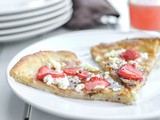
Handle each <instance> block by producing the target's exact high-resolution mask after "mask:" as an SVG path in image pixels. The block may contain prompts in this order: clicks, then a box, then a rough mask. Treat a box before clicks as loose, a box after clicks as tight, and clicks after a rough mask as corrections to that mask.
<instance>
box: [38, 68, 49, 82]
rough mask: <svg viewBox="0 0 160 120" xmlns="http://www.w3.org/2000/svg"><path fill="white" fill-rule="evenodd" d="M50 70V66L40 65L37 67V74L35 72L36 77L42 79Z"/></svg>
mask: <svg viewBox="0 0 160 120" xmlns="http://www.w3.org/2000/svg"><path fill="white" fill-rule="evenodd" d="M50 72H51V70H50V68H49V67H48V66H42V67H40V68H39V70H38V74H37V79H38V80H43V78H44V77H45V76H46V75H49V74H50Z"/></svg>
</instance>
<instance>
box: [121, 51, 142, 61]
mask: <svg viewBox="0 0 160 120" xmlns="http://www.w3.org/2000/svg"><path fill="white" fill-rule="evenodd" d="M119 56H120V57H121V58H122V59H124V60H126V61H129V60H135V59H137V58H139V57H141V54H140V53H139V52H138V51H136V50H134V49H127V50H126V51H125V52H122V53H121V54H120V55H119Z"/></svg>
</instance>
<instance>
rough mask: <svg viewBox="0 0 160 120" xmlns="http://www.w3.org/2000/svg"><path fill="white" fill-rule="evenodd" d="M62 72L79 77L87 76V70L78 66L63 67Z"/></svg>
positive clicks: (84, 77)
mask: <svg viewBox="0 0 160 120" xmlns="http://www.w3.org/2000/svg"><path fill="white" fill-rule="evenodd" d="M63 71H64V73H66V74H67V75H70V76H76V75H77V76H78V77H79V78H80V79H86V78H87V77H88V76H89V72H88V71H85V70H82V69H80V68H65V69H64V70H63Z"/></svg>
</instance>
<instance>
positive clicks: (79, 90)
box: [75, 84, 84, 92]
mask: <svg viewBox="0 0 160 120" xmlns="http://www.w3.org/2000/svg"><path fill="white" fill-rule="evenodd" d="M83 88H84V84H78V85H77V86H76V88H75V90H76V91H77V92H82V89H83Z"/></svg>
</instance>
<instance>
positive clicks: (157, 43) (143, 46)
mask: <svg viewBox="0 0 160 120" xmlns="http://www.w3.org/2000/svg"><path fill="white" fill-rule="evenodd" d="M122 48H123V49H129V48H134V49H135V50H137V51H140V52H147V53H148V55H149V58H148V59H147V60H145V61H143V62H142V63H141V66H143V70H144V71H143V75H144V76H145V80H143V81H142V82H139V81H137V82H135V84H136V86H129V87H128V84H125V83H124V82H123V81H122V80H121V79H120V78H119V77H118V76H117V74H116V73H115V71H114V70H113V69H111V68H110V67H109V66H108V63H109V61H108V59H107V58H105V57H104V54H105V53H106V52H109V51H111V50H119V49H122ZM159 48H160V39H159V38H133V39H126V40H121V41H118V42H115V43H109V44H108V43H105V44H104V43H102V44H99V45H96V46H93V47H92V48H91V54H92V56H93V58H94V59H95V58H96V57H97V56H100V57H101V58H102V60H100V61H99V63H100V64H101V66H102V68H103V69H104V70H106V71H109V72H110V75H111V76H112V77H113V78H114V79H115V80H117V81H118V82H119V83H121V84H125V85H127V87H128V88H129V89H135V90H138V89H139V88H140V87H141V86H143V85H144V84H145V81H146V79H147V77H148V75H149V73H150V72H151V70H152V68H153V67H154V65H155V63H156V59H157V53H158V51H159Z"/></svg>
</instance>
